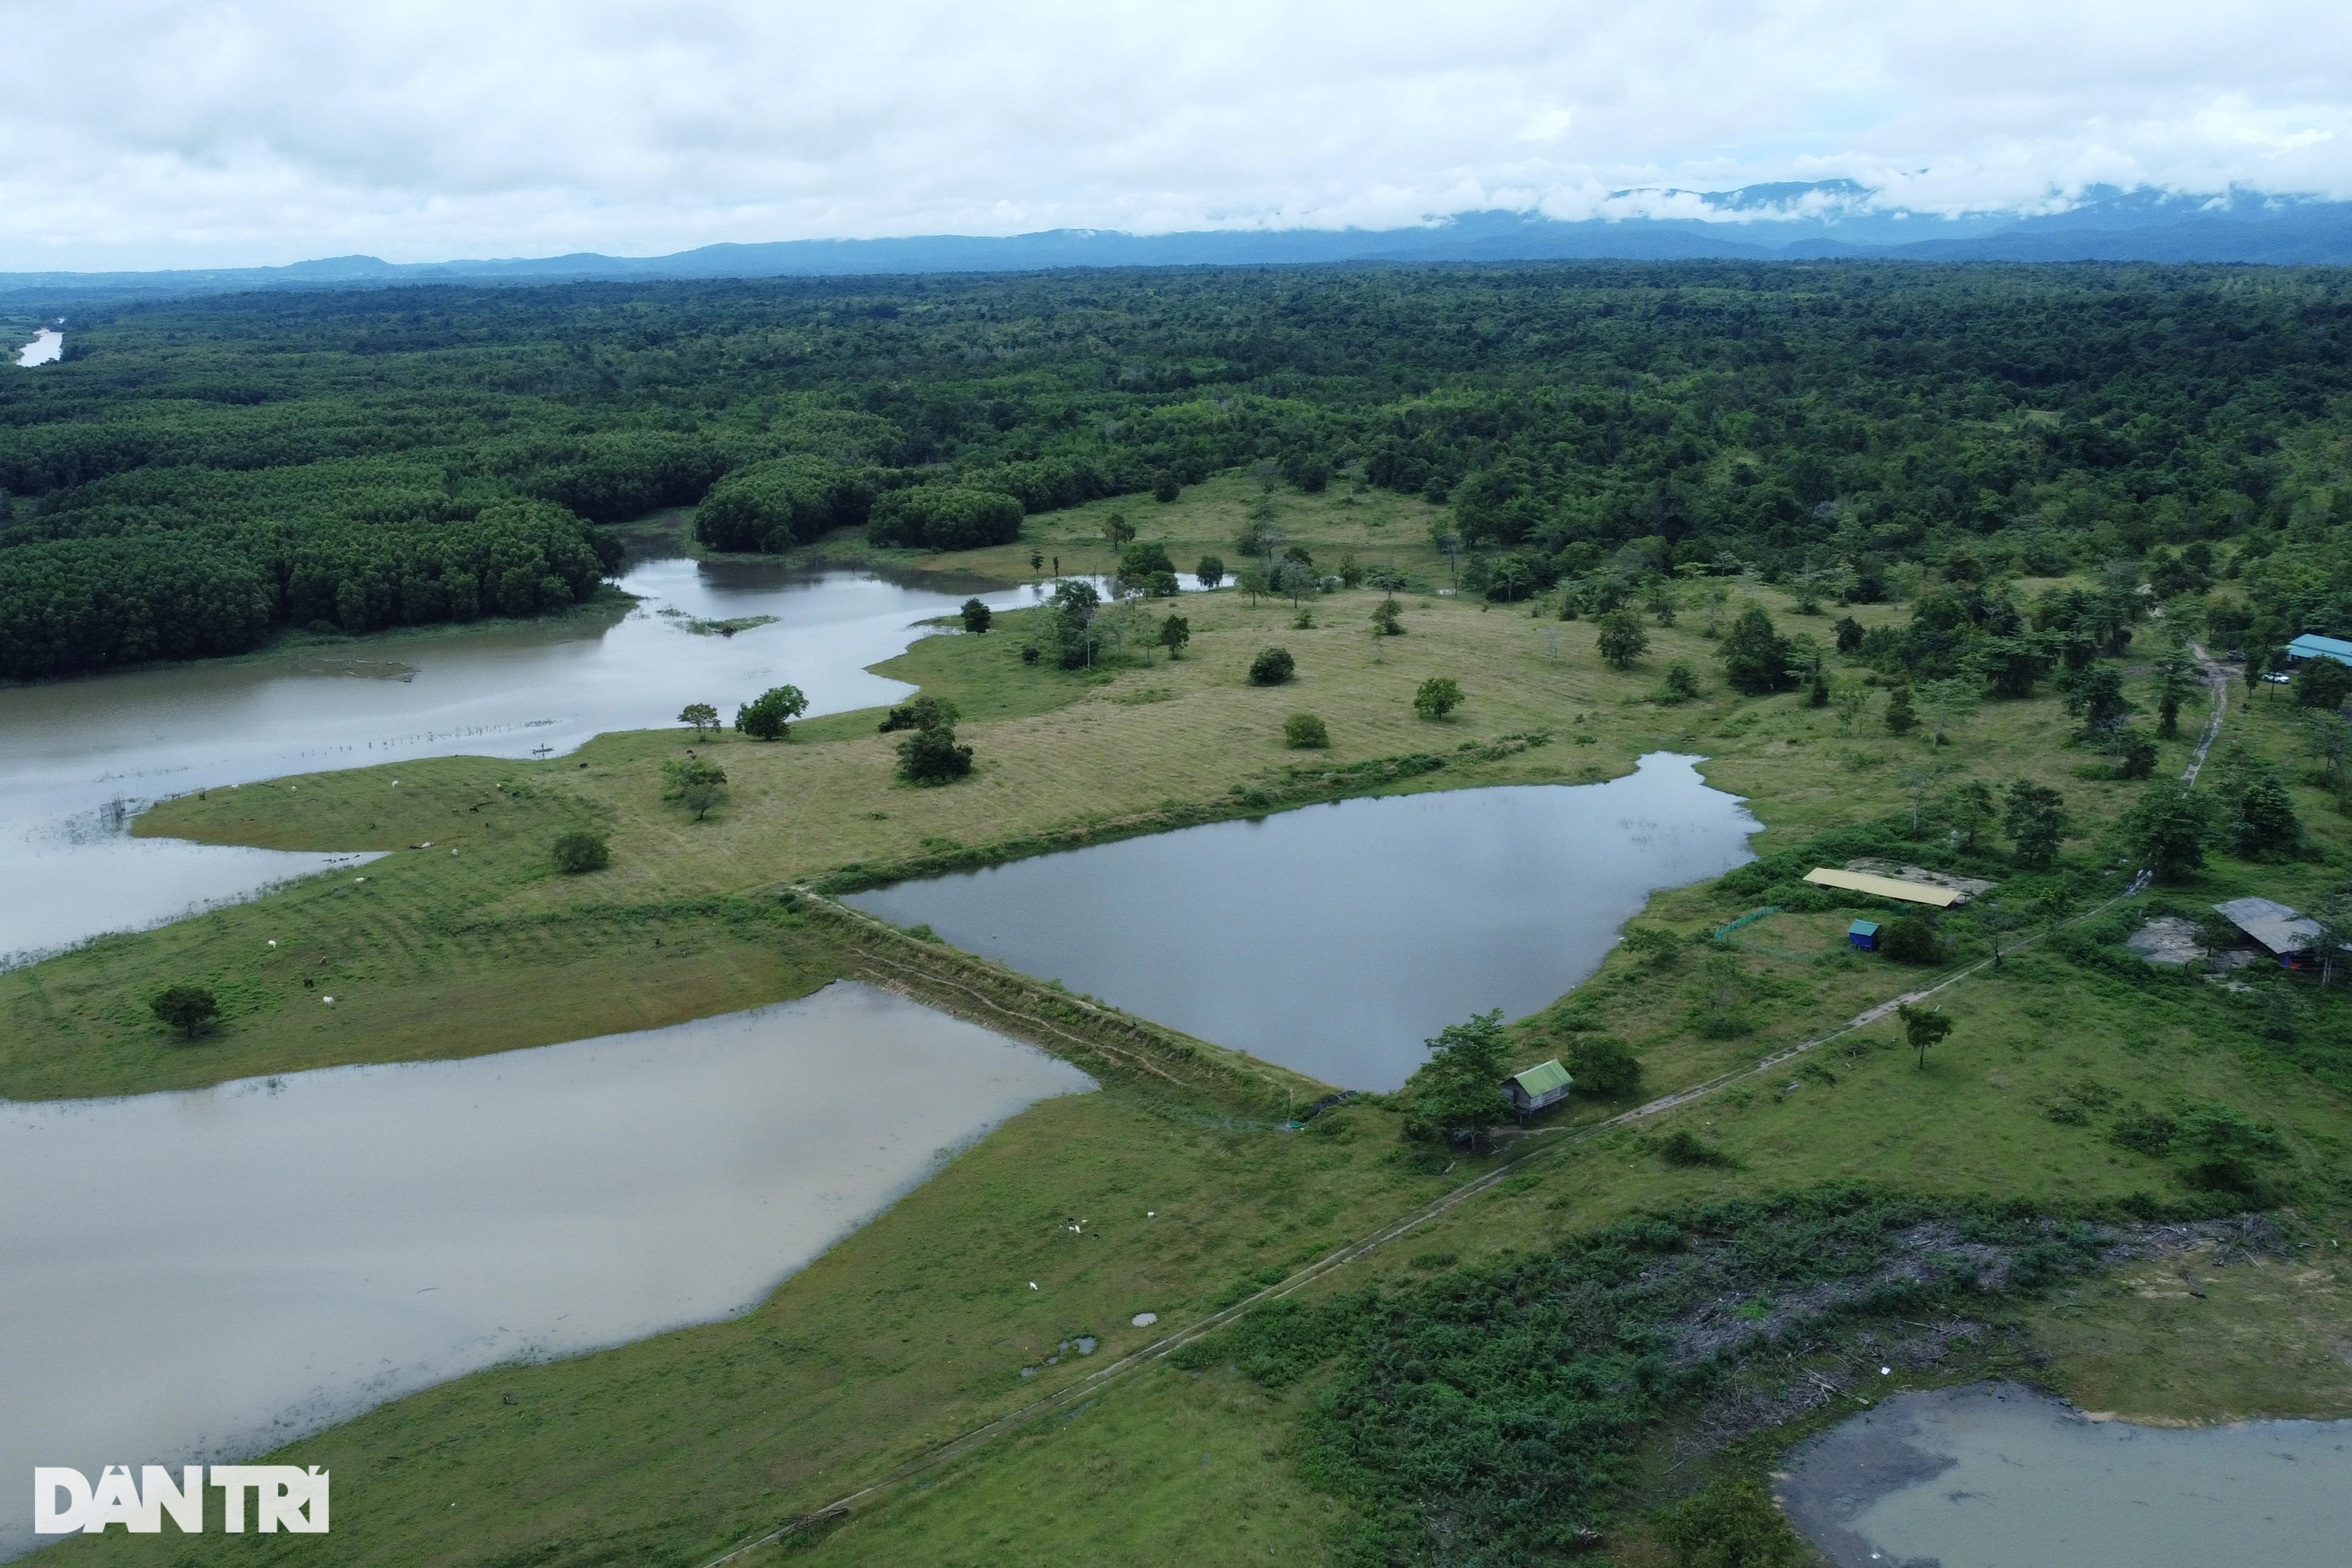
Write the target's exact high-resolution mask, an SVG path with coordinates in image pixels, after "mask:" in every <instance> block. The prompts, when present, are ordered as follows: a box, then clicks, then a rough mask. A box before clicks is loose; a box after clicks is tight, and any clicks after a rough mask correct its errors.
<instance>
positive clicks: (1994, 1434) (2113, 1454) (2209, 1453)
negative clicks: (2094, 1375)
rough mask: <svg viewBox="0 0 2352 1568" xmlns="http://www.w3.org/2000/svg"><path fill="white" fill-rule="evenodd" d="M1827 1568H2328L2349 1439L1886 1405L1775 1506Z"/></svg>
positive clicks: (1825, 1450) (1988, 1403) (1822, 1454)
mask: <svg viewBox="0 0 2352 1568" xmlns="http://www.w3.org/2000/svg"><path fill="white" fill-rule="evenodd" d="M1775 1490H1776V1491H1778V1492H1779V1493H1780V1496H1781V1499H1782V1500H1783V1502H1784V1503H1785V1505H1786V1507H1787V1509H1788V1512H1789V1517H1790V1520H1791V1521H1793V1522H1794V1523H1795V1524H1796V1525H1797V1526H1798V1528H1799V1529H1801V1530H1802V1531H1804V1532H1805V1534H1806V1535H1807V1536H1808V1537H1810V1538H1811V1541H1812V1542H1813V1543H1814V1544H1815V1545H1816V1546H1818V1547H1820V1548H1821V1549H1822V1553H1823V1554H1824V1555H1825V1556H1827V1557H1828V1558H1829V1560H1830V1561H1831V1562H1832V1563H1834V1564H1836V1568H1903V1565H1906V1564H1918V1563H1937V1564H1939V1565H1940V1568H2038V1565H2040V1564H2045V1563H2064V1564H2066V1568H2215V1565H2217V1564H2221V1563H2249V1564H2251V1563H2260V1564H2262V1565H2263V1568H2339V1565H2340V1564H2342V1563H2344V1562H2345V1560H2346V1555H2347V1552H2346V1546H2345V1542H2346V1537H2347V1526H2352V1510H2347V1504H2346V1501H2345V1500H2346V1499H2347V1498H2352V1421H2249V1422H2243V1423H2240V1424H2238V1425H2235V1426H2206V1427H2196V1428H2191V1429H2188V1430H2179V1429H2174V1428H2168V1427H2155V1426H2131V1425H2129V1424H2127V1423H2125V1422H2121V1421H2093V1420H2091V1419H2089V1418H2088V1417H2086V1416H2084V1415H2082V1414H2081V1413H2080V1412H2078V1411H2075V1410H2074V1409H2072V1408H2070V1407H2068V1406H2066V1405H2061V1404H2059V1403H2058V1402H2057V1401H2055V1400H2053V1399H2049V1398H2047V1397H2044V1396H2043V1395H2042V1394H2036V1393H2034V1392H2032V1390H2030V1389H2026V1388H2022V1387H2020V1386H2018V1385H2017V1384H1977V1385H1974V1386H1972V1387H1968V1388H1948V1389H1937V1390H1933V1391H1929V1392H1926V1393H1919V1394H1897V1395H1896V1396H1895V1397H1894V1398H1892V1399H1888V1400H1886V1401H1885V1402H1884V1403H1882V1404H1880V1405H1878V1406H1876V1407H1875V1408H1874V1409H1873V1410H1871V1411H1869V1412H1867V1413H1866V1414H1864V1415H1856V1416H1854V1417H1853V1419H1852V1420H1850V1421H1847V1422H1846V1423H1845V1424H1844V1425H1843V1426H1839V1427H1838V1428H1836V1429H1835V1430H1834V1431H1832V1432H1829V1433H1827V1434H1824V1435H1823V1436H1821V1437H1818V1438H1816V1439H1814V1440H1813V1441H1812V1442H1811V1443H1808V1444H1806V1445H1804V1446H1803V1447H1800V1448H1799V1449H1798V1450H1797V1451H1796V1452H1795V1453H1794V1454H1793V1455H1791V1456H1790V1461H1789V1464H1788V1473H1787V1475H1786V1476H1785V1477H1783V1478H1782V1479H1780V1482H1779V1484H1778V1485H1777V1486H1776V1487H1775Z"/></svg>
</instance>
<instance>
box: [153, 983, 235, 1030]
mask: <svg viewBox="0 0 2352 1568" xmlns="http://www.w3.org/2000/svg"><path fill="white" fill-rule="evenodd" d="M147 1005H148V1007H149V1008H150V1009H152V1011H153V1013H154V1015H155V1016H156V1017H158V1018H160V1019H161V1020H163V1023H164V1024H165V1025H167V1026H170V1027H172V1028H174V1029H184V1030H185V1031H187V1036H188V1038H190V1039H192V1040H193V1039H194V1038H195V1037H196V1035H197V1032H198V1031H199V1030H201V1029H203V1028H204V1026H205V1025H207V1024H209V1023H211V1022H212V1021H213V1020H214V1019H215V1018H216V1017H218V1016H220V999H219V998H218V997H216V996H215V995H214V994H212V993H211V992H210V991H207V990H206V989H205V987H203V986H201V985H171V986H166V987H165V988H164V989H163V990H162V991H161V992H158V993H157V994H156V996H155V999H154V1000H153V1001H152V1002H150V1003H148V1004H147Z"/></svg>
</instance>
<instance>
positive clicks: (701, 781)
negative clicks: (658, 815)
mask: <svg viewBox="0 0 2352 1568" xmlns="http://www.w3.org/2000/svg"><path fill="white" fill-rule="evenodd" d="M739 727H740V725H739ZM662 798H663V799H664V800H674V801H676V802H677V803H678V804H679V805H682V806H684V807H686V809H687V810H688V811H690V812H692V813H694V820H695V821H697V822H700V821H701V820H702V819H703V818H704V817H706V816H709V815H710V809H711V807H713V806H715V805H718V804H719V802H721V801H723V800H725V799H726V798H727V773H726V771H725V770H724V769H722V768H720V767H719V764H718V763H713V762H707V761H705V760H704V759H702V758H700V757H672V758H670V759H669V760H668V761H667V762H666V763H662Z"/></svg>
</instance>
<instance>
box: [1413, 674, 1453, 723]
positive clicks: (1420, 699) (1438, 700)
mask: <svg viewBox="0 0 2352 1568" xmlns="http://www.w3.org/2000/svg"><path fill="white" fill-rule="evenodd" d="M1461 706H1462V688H1461V687H1460V686H1459V685H1457V684H1455V682H1454V678H1453V677H1452V676H1450V675H1433V676H1431V677H1430V678H1429V679H1427V680H1424V681H1423V682H1422V683H1421V689H1419V690H1418V691H1415V692H1414V693H1413V694H1412V710H1413V711H1414V712H1415V713H1418V714H1420V715H1421V716H1422V717H1423V718H1424V719H1433V720H1434V719H1443V718H1444V717H1445V716H1446V715H1447V714H1448V713H1451V712H1453V711H1454V710H1455V709H1456V708H1459V707H1461Z"/></svg>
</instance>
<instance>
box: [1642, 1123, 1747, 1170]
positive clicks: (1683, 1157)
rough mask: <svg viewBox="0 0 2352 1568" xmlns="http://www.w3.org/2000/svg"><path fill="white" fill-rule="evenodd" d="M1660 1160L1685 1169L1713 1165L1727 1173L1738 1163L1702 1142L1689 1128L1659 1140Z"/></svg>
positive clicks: (1678, 1129)
mask: <svg viewBox="0 0 2352 1568" xmlns="http://www.w3.org/2000/svg"><path fill="white" fill-rule="evenodd" d="M1658 1158H1659V1159H1661V1160H1664V1162H1665V1163H1667V1164H1669V1165H1681V1166H1684V1167H1685V1168H1689V1167H1696V1166H1700V1165H1712V1166H1714V1167H1716V1168H1717V1169H1718V1170H1729V1169H1730V1168H1731V1167H1732V1166H1733V1165H1734V1164H1736V1163H1738V1162H1737V1161H1735V1160H1733V1159H1732V1157H1731V1156H1730V1155H1728V1154H1727V1153H1725V1152H1723V1151H1722V1150H1720V1149H1718V1148H1717V1147H1716V1146H1715V1145H1714V1144H1712V1143H1706V1142H1701V1141H1700V1140H1699V1138H1698V1137H1697V1136H1696V1134H1695V1133H1693V1132H1692V1131H1691V1130H1690V1129H1689V1128H1687V1127H1677V1128H1675V1130H1674V1131H1672V1132H1669V1133H1667V1134H1666V1135H1665V1136H1664V1138H1661V1139H1659V1140H1658Z"/></svg>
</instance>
